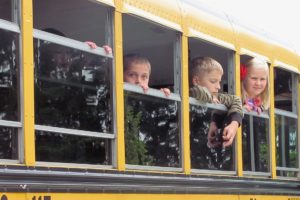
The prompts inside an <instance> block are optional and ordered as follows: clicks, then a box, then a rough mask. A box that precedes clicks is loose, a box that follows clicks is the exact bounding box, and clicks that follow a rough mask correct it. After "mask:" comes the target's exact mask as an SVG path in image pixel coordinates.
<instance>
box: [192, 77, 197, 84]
mask: <svg viewBox="0 0 300 200" xmlns="http://www.w3.org/2000/svg"><path fill="white" fill-rule="evenodd" d="M192 83H193V86H196V85H198V84H199V77H198V76H193V78H192Z"/></svg>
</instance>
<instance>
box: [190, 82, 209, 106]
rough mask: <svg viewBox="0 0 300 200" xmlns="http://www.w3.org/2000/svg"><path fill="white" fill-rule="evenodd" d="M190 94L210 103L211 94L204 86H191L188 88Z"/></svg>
mask: <svg viewBox="0 0 300 200" xmlns="http://www.w3.org/2000/svg"><path fill="white" fill-rule="evenodd" d="M190 96H191V97H194V98H195V99H197V100H198V101H200V102H202V103H212V95H211V94H210V92H209V91H208V90H207V88H206V87H201V86H199V85H197V86H194V87H192V88H191V89H190Z"/></svg>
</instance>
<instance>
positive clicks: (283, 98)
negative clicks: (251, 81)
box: [274, 68, 299, 177]
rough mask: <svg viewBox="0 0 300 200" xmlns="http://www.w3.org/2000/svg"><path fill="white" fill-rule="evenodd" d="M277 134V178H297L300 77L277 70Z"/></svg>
mask: <svg viewBox="0 0 300 200" xmlns="http://www.w3.org/2000/svg"><path fill="white" fill-rule="evenodd" d="M274 73H275V80H274V85H275V88H274V90H275V99H274V101H275V117H276V118H275V131H276V132H275V134H276V169H277V176H283V177H297V176H298V172H299V165H298V163H299V159H298V157H299V154H298V149H299V148H298V145H299V144H298V141H299V139H298V137H299V136H298V134H297V132H298V131H297V130H298V129H299V128H298V123H297V122H298V114H297V113H298V112H297V105H298V102H297V96H298V92H297V91H298V87H297V83H298V75H297V74H293V73H292V72H289V71H286V70H284V69H281V68H275V69H274Z"/></svg>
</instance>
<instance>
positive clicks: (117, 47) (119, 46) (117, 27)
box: [114, 4, 125, 171]
mask: <svg viewBox="0 0 300 200" xmlns="http://www.w3.org/2000/svg"><path fill="white" fill-rule="evenodd" d="M117 5H118V6H121V4H117ZM118 9H120V8H118ZM114 15H115V23H114V31H115V38H114V40H115V41H114V51H115V57H114V58H115V68H116V70H115V73H116V74H115V80H116V86H115V88H116V113H118V114H117V116H116V120H117V123H116V124H117V130H116V133H117V137H116V148H117V154H116V155H117V163H116V164H117V169H118V170H120V171H123V170H125V140H124V91H123V39H122V14H121V13H120V12H118V11H115V12H114Z"/></svg>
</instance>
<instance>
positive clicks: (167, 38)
mask: <svg viewBox="0 0 300 200" xmlns="http://www.w3.org/2000/svg"><path fill="white" fill-rule="evenodd" d="M123 41H124V53H123V54H124V55H128V54H139V55H143V56H144V57H146V58H147V59H148V60H149V62H150V64H151V74H150V79H149V87H151V88H157V89H160V88H169V89H170V90H171V91H173V92H176V93H178V92H179V91H175V90H174V85H175V83H174V81H175V78H174V76H175V75H174V74H175V72H176V68H177V67H178V66H176V65H175V61H174V60H175V57H176V55H175V54H176V52H175V45H176V44H175V43H176V32H175V31H173V30H170V29H167V28H164V27H162V26H160V25H157V24H154V23H151V22H148V21H144V20H141V19H139V18H137V17H133V16H130V15H124V17H123ZM174 52H175V53H174ZM177 53H179V52H177Z"/></svg>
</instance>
